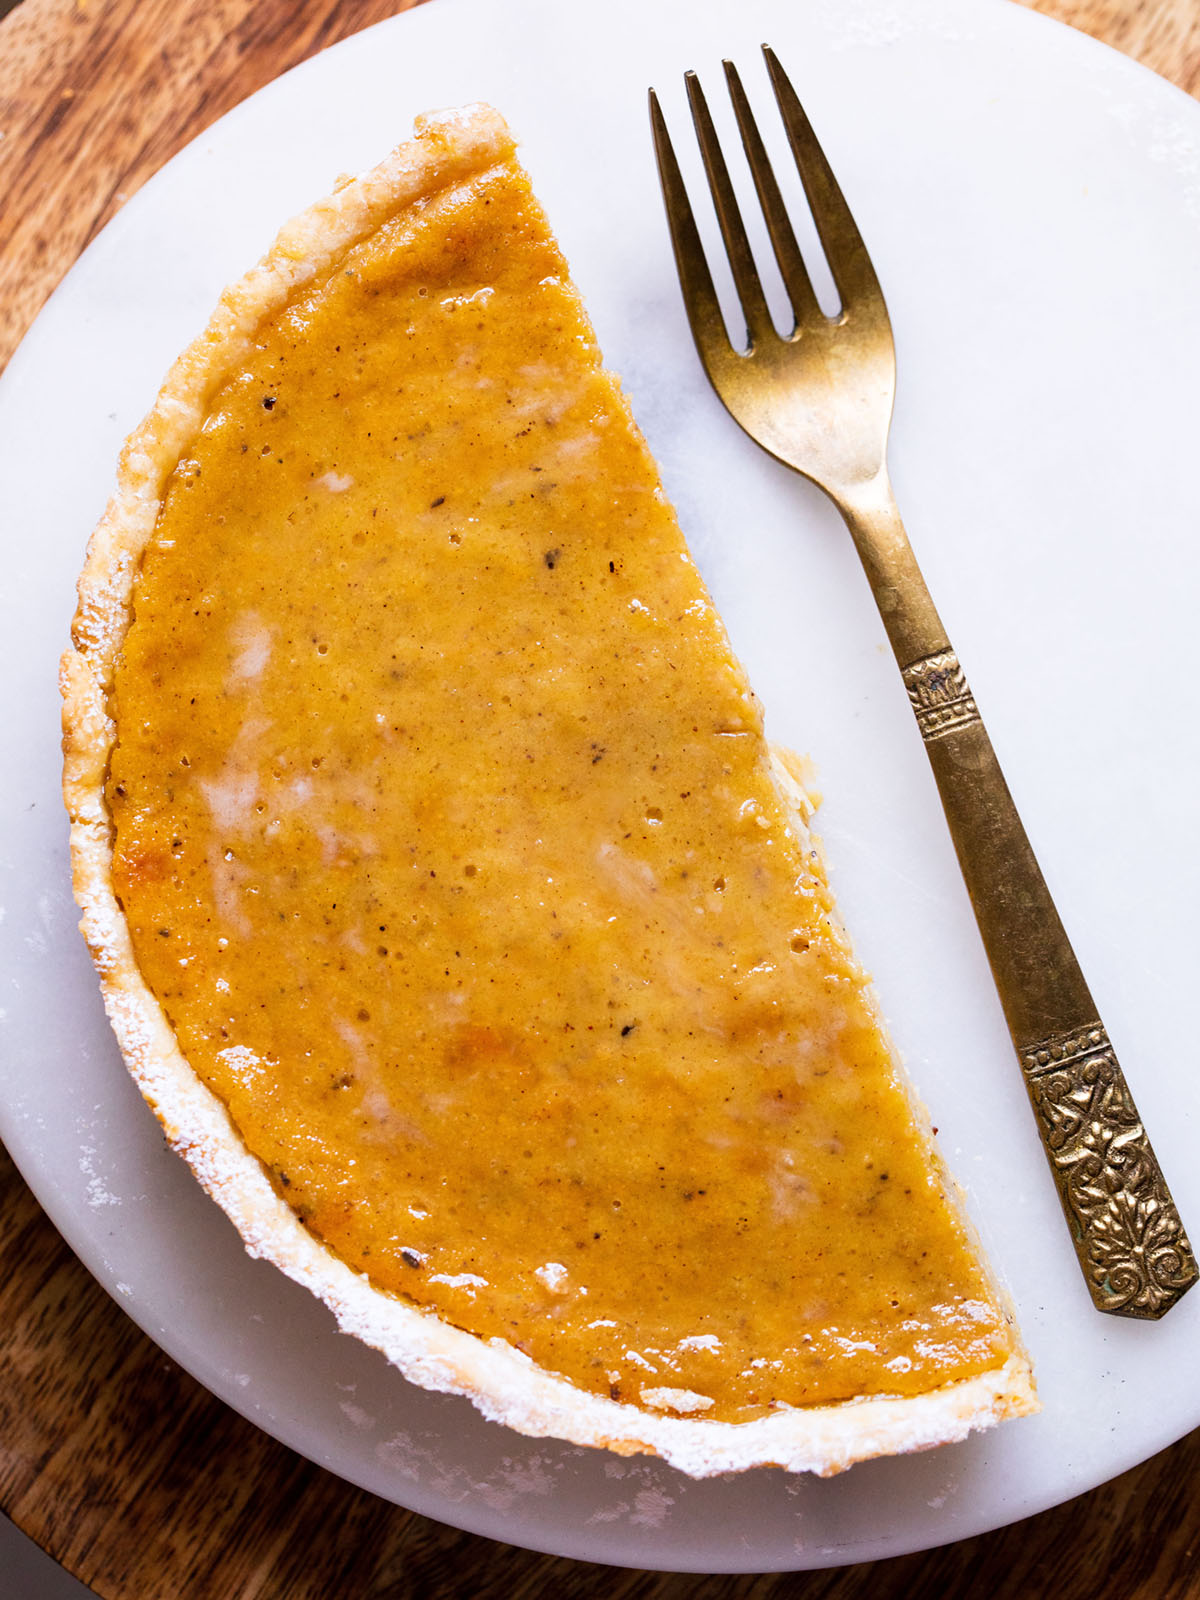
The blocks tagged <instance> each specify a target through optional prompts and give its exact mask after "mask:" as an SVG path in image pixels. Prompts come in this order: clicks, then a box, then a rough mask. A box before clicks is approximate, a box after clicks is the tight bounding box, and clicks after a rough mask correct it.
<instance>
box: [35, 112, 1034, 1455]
mask: <svg viewBox="0 0 1200 1600" xmlns="http://www.w3.org/2000/svg"><path fill="white" fill-rule="evenodd" d="M511 149H512V140H511V137H510V135H509V133H508V130H507V128H506V127H505V125H504V123H503V121H502V120H501V119H500V117H499V116H498V115H497V114H496V113H495V112H494V111H492V110H490V108H488V107H483V106H477V107H470V108H467V109H466V110H464V111H460V112H453V113H446V114H443V115H440V116H437V117H428V118H424V119H422V120H421V121H420V122H419V123H418V127H417V138H416V140H415V141H414V142H412V143H410V144H407V145H402V146H401V147H400V148H399V149H398V150H396V151H395V152H394V153H393V155H392V156H390V157H389V158H388V159H387V160H386V161H385V162H383V163H382V164H381V165H380V166H379V167H377V168H375V169H374V170H373V171H372V172H370V173H368V174H366V175H365V176H363V177H361V178H356V179H353V180H343V182H341V183H340V184H339V186H338V187H337V189H336V190H335V191H334V193H333V194H332V195H331V196H330V197H329V198H328V199H326V200H324V201H322V202H320V203H318V204H317V205H315V206H313V207H312V208H311V209H310V210H308V211H306V212H305V213H303V214H302V215H301V216H300V217H298V218H296V219H295V220H294V221H292V222H291V223H289V224H288V225H287V226H286V227H285V228H284V229H283V231H282V232H281V233H280V235H279V237H278V239H277V240H276V242H275V244H274V246H273V247H272V249H271V251H270V252H269V253H268V255H267V256H266V257H265V258H264V260H263V261H262V262H261V263H260V264H259V265H258V266H257V267H255V268H254V269H253V270H252V271H251V272H250V273H249V274H247V276H246V277H245V278H243V279H242V280H241V282H239V283H238V284H236V285H234V286H233V287H232V288H231V289H229V290H228V291H226V293H225V294H224V295H223V296H222V298H221V302H220V304H219V306H218V308H217V311H216V312H215V314H214V316H213V318H212V320H211V321H210V323H209V325H208V327H207V328H206V329H205V331H204V332H203V333H202V334H201V335H200V337H199V338H198V339H196V340H195V341H194V343H193V344H192V345H191V346H190V347H189V348H188V349H187V350H186V351H185V352H184V354H183V355H182V356H181V357H180V358H179V360H178V361H177V362H176V363H175V365H174V367H173V368H172V369H171V372H170V373H169V375H168V377H167V380H166V382H165V384H164V386H163V389H162V392H161V393H160V395H159V397H158V400H157V402H156V404H155V406H154V408H153V410H152V411H151V412H150V414H149V415H148V417H147V418H146V420H145V421H144V422H143V423H142V424H141V426H140V427H139V428H138V429H137V430H136V431H135V433H134V434H133V435H132V436H131V438H130V440H129V442H128V443H127V445H126V447H125V449H124V451H123V452H122V456H121V461H120V467H119V472H118V480H117V487H116V491H115V493H114V495H113V497H112V500H111V501H110V503H109V506H108V508H107V510H106V512H105V515H104V517H103V519H102V520H101V522H100V524H99V526H98V527H97V529H96V531H95V534H94V535H93V537H92V541H91V544H90V546H89V550H88V557H87V563H86V566H85V569H84V572H83V575H82V577H81V579H80V584H79V608H78V611H77V613H76V617H75V622H74V626H73V630H72V638H73V648H72V649H70V650H68V651H67V652H66V654H65V655H64V657H63V660H62V668H61V684H62V692H63V702H64V716H63V727H64V741H63V742H64V778H63V788H64V796H65V799H66V803H67V809H68V811H69V814H70V818H71V849H72V865H73V876H74V887H75V894H76V898H77V900H78V902H79V904H80V906H81V908H82V911H83V916H82V921H81V927H82V930H83V933H84V936H85V938H86V940H87V943H88V946H89V948H90V950H91V952H92V956H93V959H94V960H95V963H96V966H97V970H98V971H99V974H100V979H101V985H102V988H103V991H104V997H105V1003H106V1006H107V1009H108V1012H109V1015H110V1018H111V1020H112V1023H113V1027H114V1030H115V1032H116V1035H117V1038H118V1041H119V1043H120V1046H121V1049H122V1052H123V1054H124V1056H125V1059H126V1061H127V1062H128V1064H129V1067H130V1070H131V1072H132V1073H133V1075H134V1077H135V1078H136V1080H137V1082H138V1084H139V1086H140V1087H141V1090H142V1093H143V1094H144V1095H145V1097H146V1099H147V1100H148V1102H149V1103H150V1105H151V1106H152V1107H153V1109H154V1111H155V1113H156V1115H157V1116H158V1118H159V1120H160V1121H161V1123H162V1125H163V1127H164V1128H165V1130H166V1132H167V1135H168V1137H169V1138H170V1140H171V1142H172V1144H173V1145H174V1147H175V1148H176V1149H177V1150H179V1151H180V1152H181V1153H182V1154H183V1155H184V1156H185V1157H186V1158H187V1160H188V1161H189V1163H190V1164H191V1166H192V1168H193V1170H194V1171H195V1173H196V1175H197V1176H198V1177H199V1179H200V1181H201V1183H202V1184H203V1185H204V1186H205V1188H206V1189H207V1190H208V1191H209V1193H210V1194H211V1195H212V1196H213V1197H214V1199H216V1200H217V1202H218V1203H219V1204H220V1205H221V1206H222V1208H223V1209H224V1210H225V1211H226V1212H227V1214H228V1215H229V1216H230V1218H231V1219H232V1221H233V1222H234V1224H235V1226H236V1227H237V1228H238V1230H239V1232H240V1233H241V1235H242V1237H243V1239H244V1240H245V1242H246V1246H247V1248H248V1249H249V1250H250V1252H251V1253H252V1254H255V1255H262V1256H265V1257H267V1258H268V1259H270V1260H272V1261H273V1262H275V1263H276V1265H278V1266H279V1267H280V1268H281V1269H282V1270H283V1271H284V1272H286V1273H288V1275H289V1276H291V1277H293V1278H295V1279H296V1280H297V1281H299V1282H301V1283H304V1284H305V1285H306V1286H307V1287H308V1288H309V1289H310V1290H312V1292H313V1293H315V1294H316V1295H318V1296H319V1297H320V1298H321V1299H323V1300H324V1301H325V1302H326V1304H327V1305H329V1307H330V1308H331V1309H332V1310H333V1312H334V1314H335V1316H336V1317H337V1320H338V1322H339V1324H340V1326H341V1327H342V1328H343V1329H344V1330H345V1331H347V1332H349V1333H352V1334H354V1335H356V1336H357V1337H359V1338H361V1339H363V1340H365V1341H366V1342H367V1343H369V1344H371V1345H374V1346H375V1347H377V1348H378V1349H380V1350H381V1351H383V1352H384V1354H385V1355H387V1357H388V1358H389V1359H390V1360H391V1361H392V1362H393V1363H394V1364H395V1365H396V1366H397V1367H399V1368H400V1370H401V1371H402V1372H403V1373H405V1375H406V1376H407V1377H409V1378H410V1379H412V1380H413V1381H414V1382H416V1383H419V1384H422V1385H423V1386H425V1387H427V1388H432V1389H439V1390H447V1391H451V1392H455V1393H462V1394H466V1395H469V1396H470V1397H471V1399H472V1400H473V1401H474V1403H475V1404H476V1405H477V1406H478V1407H479V1409H480V1410H481V1411H482V1412H483V1413H484V1414H485V1415H487V1416H489V1417H491V1418H493V1419H494V1420H496V1421H500V1422H504V1423H506V1424H507V1425H508V1426H510V1427H513V1428H515V1429H517V1430H519V1431H521V1432H523V1433H527V1434H531V1435H550V1436H554V1437H558V1438H562V1439H566V1440H570V1441H572V1442H575V1443H580V1444H588V1445H600V1446H605V1447H607V1448H609V1449H611V1450H614V1451H617V1452H619V1453H622V1454H632V1453H635V1452H649V1453H654V1454H658V1455H661V1456H663V1457H664V1458H666V1459H667V1460H669V1461H671V1462H672V1463H673V1464H674V1465H676V1466H678V1467H679V1468H681V1469H682V1470H683V1471H685V1472H688V1473H691V1474H693V1475H695V1476H706V1475H709V1474H712V1473H717V1472H727V1471H731V1470H739V1469H743V1468H747V1467H750V1466H754V1465H759V1464H767V1463H770V1464H776V1465H781V1466H784V1467H787V1468H789V1469H790V1470H793V1471H812V1472H817V1473H821V1474H827V1473H831V1472H837V1471H840V1470H842V1469H843V1468H845V1467H847V1466H850V1465H851V1464H852V1463H853V1462H855V1461H859V1460H863V1459H866V1458H867V1457H870V1456H875V1455H881V1454H890V1453H895V1452H899V1451H906V1450H916V1449H924V1448H928V1447H930V1446H932V1445H936V1444H941V1443H945V1442H948V1441H950V1440H954V1439H959V1438H962V1437H963V1436H964V1435H965V1434H966V1433H967V1432H968V1431H969V1430H970V1429H972V1428H976V1427H982V1426H987V1425H989V1424H991V1423H993V1422H995V1421H999V1420H1001V1419H1002V1418H1004V1417H1009V1416H1017V1415H1021V1414H1023V1413H1027V1412H1030V1411H1032V1410H1035V1409H1036V1408H1037V1407H1036V1400H1035V1398H1034V1392H1033V1386H1032V1379H1031V1375H1030V1371H1029V1364H1028V1362H1027V1360H1026V1359H1025V1357H1024V1356H1023V1355H1022V1354H1017V1355H1014V1356H1013V1357H1011V1358H1010V1359H1009V1361H1008V1362H1007V1363H1006V1364H1005V1365H1004V1366H1003V1367H1002V1368H1000V1369H999V1370H997V1371H994V1372H990V1373H985V1374H983V1375H981V1376H979V1377H975V1378H971V1379H968V1380H966V1381H963V1382H959V1383H953V1384H949V1385H946V1386H945V1387H943V1388H941V1389H938V1390H936V1391H934V1392H932V1393H929V1394H925V1395H920V1396H917V1397H914V1398H889V1397H883V1398H873V1399H863V1400H858V1401H855V1402H851V1403H846V1404H840V1405H832V1406H822V1407H814V1408H808V1409H805V1410H795V1411H779V1412H777V1413H775V1414H774V1415H772V1416H770V1417H766V1418H763V1419H761V1420H759V1421H755V1422H750V1423H743V1424H728V1423H712V1422H704V1421H701V1420H689V1419H687V1418H683V1417H664V1416H658V1415H654V1414H651V1413H648V1412H644V1411H641V1410H639V1409H638V1408H636V1407H634V1406H631V1405H627V1404H621V1403H618V1402H615V1401H612V1400H607V1399H603V1398H599V1397H596V1396H592V1395H587V1394H584V1393H582V1392H580V1391H579V1390H577V1389H576V1388H574V1387H573V1386H572V1385H570V1384H568V1383H567V1382H565V1381H564V1380H563V1379H561V1378H558V1377H556V1376H555V1375H553V1374H552V1373H548V1372H545V1371H542V1370H539V1369H538V1368H537V1367H535V1366H534V1365H533V1364H532V1363H531V1362H529V1360H528V1359H527V1358H526V1357H525V1356H523V1355H522V1354H521V1353H520V1352H519V1351H517V1350H516V1349H514V1348H513V1347H512V1346H510V1345H508V1344H505V1343H502V1342H500V1341H492V1342H490V1343H485V1342H484V1341H482V1340H480V1339H478V1338H477V1337H475V1336H474V1335H472V1334H468V1333H466V1332H464V1331H463V1330H461V1329H458V1328H455V1327H453V1326H451V1325H449V1324H448V1323H445V1322H443V1321H441V1320H440V1319H439V1318H438V1317H437V1316H435V1315H433V1314H430V1313H427V1312H424V1311H421V1310H419V1309H417V1308H416V1307H414V1306H412V1305H410V1304H407V1303H405V1302H403V1301H401V1300H400V1299H398V1298H397V1297H394V1296H391V1295H388V1294H385V1293H382V1292H381V1291H379V1290H377V1289H374V1288H373V1287H372V1286H371V1285H370V1283H369V1282H368V1281H367V1279H366V1278H365V1277H363V1276H362V1275H361V1274H359V1273H356V1272H354V1271H353V1270H352V1269H351V1268H349V1267H348V1266H347V1265H346V1264H345V1263H344V1262H343V1261H341V1260H340V1259H339V1258H337V1257H336V1256H334V1255H333V1254H332V1253H331V1252H330V1251H329V1250H327V1249H326V1248H325V1247H324V1246H323V1245H321V1244H320V1243H319V1241H318V1240H317V1239H316V1238H314V1237H313V1235H311V1234H310V1233H308V1232H307V1231H306V1230H305V1229H304V1228H303V1227H302V1225H301V1224H300V1222H299V1221H298V1220H297V1218H296V1216H295V1214H294V1213H293V1212H292V1211H291V1210H290V1209H289V1207H288V1206H287V1205H286V1204H285V1203H284V1202H283V1201H282V1200H281V1199H280V1198H279V1196H278V1195H277V1194H276V1192H275V1190H274V1188H273V1187H272V1185H271V1184H270V1182H269V1181H268V1179H267V1177H266V1175H265V1173H264V1172H263V1170H262V1168H261V1166H260V1165H259V1163H258V1161H257V1160H256V1159H255V1158H254V1157H253V1156H252V1155H250V1153H249V1152H248V1150H247V1149H246V1147H245V1145H244V1144H243V1142H242V1140H241V1138H240V1136H239V1134H238V1133H237V1130H236V1129H235V1128H234V1126H233V1124H232V1122H231V1121H230V1119H229V1116H228V1114H227V1112H226V1110H225V1108H224V1106H223V1105H222V1104H221V1102H220V1101H219V1100H218V1099H217V1098H216V1097H215V1096H214V1095H213V1094H212V1093H211V1092H210V1091H209V1090H208V1089H207V1088H206V1087H205V1086H204V1085H203V1084H202V1083H201V1082H200V1080H199V1079H198V1078H197V1077H196V1075H195V1074H194V1073H193V1072H192V1071H191V1069H190V1068H189V1066H188V1064H187V1062H186V1061H185V1059H184V1057H183V1055H182V1053H181V1052H180V1049H179V1046H178V1043H177V1041H176V1039H175V1036H174V1034H173V1032H172V1030H171V1028H170V1026H169V1025H168V1023H167V1021H166V1019H165V1017H164V1016H163V1013H162V1011H161V1008H160V1007H159V1005H158V1002H157V1001H156V1000H155V998H154V996H153V994H152V993H151V992H150V990H149V988H148V987H147V985H146V983H145V982H144V980H143V978H142V975H141V973H140V971H139V969H138V966H137V962H136V960H135V957H134V952H133V947H132V943H131V940H130V937H129V932H128V929H127V927H126V924H125V921H124V918H123V916H122V913H121V909H120V906H119V904H118V902H117V898H116V895H115V892H114V888H113V879H112V837H111V822H110V818H109V815H108V811H107V807H106V804H105V798H104V784H105V778H106V774H107V769H108V763H109V759H110V755H111V751H112V744H113V737H114V730H113V727H112V723H111V721H110V719H109V716H108V712H107V707H106V696H107V693H108V691H109V688H110V686H111V680H112V670H113V665H114V662H115V660H116V657H117V654H118V652H119V650H120V647H121V642H122V639H123V636H124V631H125V629H126V627H127V625H128V619H129V608H130V596H131V591H132V586H133V581H134V578H135V575H136V573H137V569H138V565H139V561H140V558H141V555H142V552H143V550H144V548H145V545H146V542H147V540H148V539H149V537H150V535H151V533H152V531H153V528H154V525H155V521H156V518H157V515H158V509H159V505H160V502H161V498H162V495H163V492H164V487H165V484H166V482H167V479H168V478H169V476H170V474H171V473H172V472H173V470H174V469H175V467H176V466H177V464H178V462H179V461H180V459H181V458H182V457H183V456H185V455H186V454H187V451H188V448H189V445H190V442H191V440H192V439H193V437H194V436H195V434H196V432H197V431H198V429H199V428H200V426H201V425H202V423H203V419H204V416H205V413H206V410H207V407H208V405H209V402H210V400H211V397H212V396H213V394H214V393H215V392H216V390H217V389H218V388H219V387H220V385H221V384H222V383H223V382H224V381H226V379H227V378H228V377H230V376H231V375H232V374H233V373H234V372H235V371H236V370H237V369H238V366H239V364H240V362H241V360H242V358H243V355H244V353H245V351H246V350H247V348H248V346H249V342H250V340H251V338H252V336H253V333H254V330H255V329H256V328H257V326H258V325H259V323H260V322H261V320H262V319H263V318H265V317H267V316H269V315H271V314H272V313H273V312H275V311H277V310H278V309H279V308H280V307H281V306H282V305H283V304H285V303H286V301H287V300H288V298H289V297H290V296H291V295H292V294H293V293H294V291H295V289H296V288H297V287H298V286H299V285H301V284H303V283H305V282H307V281H309V280H310V279H311V278H313V277H314V276H316V275H318V274H319V273H320V272H322V271H323V270H326V269H328V268H329V267H330V266H331V265H333V264H334V263H336V261H337V260H338V259H340V257H341V256H342V255H343V254H344V253H345V252H346V251H347V250H348V249H350V248H351V247H352V246H353V245H354V244H355V243H357V242H358V241H359V240H361V239H362V238H364V237H365V236H366V235H367V234H369V233H370V232H371V231H372V230H373V229H374V228H376V227H378V226H379V224H380V223H381V222H382V221H383V220H384V219H386V218H387V217H388V216H390V215H392V214H394V213H396V212H397V211H399V210H400V209H401V208H402V207H404V206H406V205H409V204H411V203H413V202H414V201H416V200H417V199H419V198H420V197H421V196H422V195H425V194H429V193H431V192H434V191H436V190H437V189H439V188H441V187H442V186H444V185H445V184H447V183H448V182H452V181H457V180H459V179H462V178H465V177H468V176H470V175H472V174H473V173H476V172H479V171H482V170H484V169H486V168H487V167H488V166H489V165H491V164H492V163H494V162H496V161H498V160H501V159H504V158H505V157H506V156H507V155H508V154H509V153H510V152H511ZM776 776H777V781H778V782H779V784H780V787H781V792H783V793H784V794H785V795H786V796H787V798H788V799H789V801H790V803H791V804H792V807H793V810H794V813H795V816H796V821H797V825H798V826H799V827H801V828H803V827H804V826H805V824H806V822H807V818H808V816H809V815H811V810H812V805H811V802H810V800H809V798H808V796H807V794H806V792H805V787H804V782H803V774H802V773H801V772H800V770H799V769H798V768H797V767H796V766H795V765H794V764H793V763H792V762H790V761H787V760H786V759H785V762H784V764H783V765H780V764H778V763H777V765H776Z"/></svg>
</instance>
